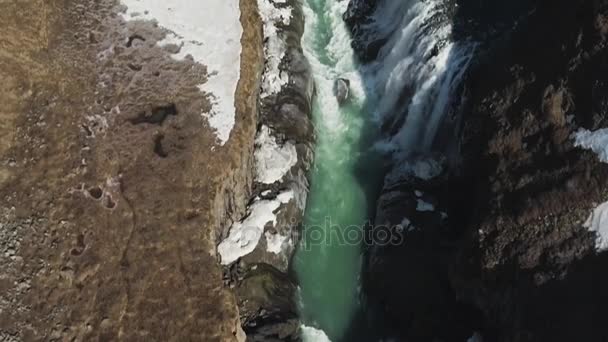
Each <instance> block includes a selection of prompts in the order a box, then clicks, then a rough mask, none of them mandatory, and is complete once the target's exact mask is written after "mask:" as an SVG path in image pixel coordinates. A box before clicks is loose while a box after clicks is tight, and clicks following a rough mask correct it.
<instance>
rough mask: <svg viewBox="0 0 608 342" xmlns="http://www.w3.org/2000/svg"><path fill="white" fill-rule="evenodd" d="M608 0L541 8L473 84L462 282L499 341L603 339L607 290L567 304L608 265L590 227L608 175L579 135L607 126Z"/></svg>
mask: <svg viewBox="0 0 608 342" xmlns="http://www.w3.org/2000/svg"><path fill="white" fill-rule="evenodd" d="M607 5H608V2H606V1H596V2H584V1H577V2H571V1H570V2H567V1H557V2H552V3H551V4H548V3H545V2H537V3H536V4H535V6H534V7H535V9H534V12H533V13H531V14H529V15H528V16H526V18H525V20H523V21H521V22H520V23H519V25H517V26H516V27H515V28H514V29H513V30H512V31H511V32H509V34H508V35H505V36H504V37H502V39H501V40H500V41H499V42H498V43H496V46H493V47H492V48H491V49H490V50H489V51H488V54H487V55H486V56H485V57H484V59H482V60H481V62H480V63H479V65H478V66H477V67H476V68H475V69H474V70H473V71H472V73H471V75H470V78H469V80H468V81H467V82H466V84H465V87H466V91H467V92H469V94H470V97H469V99H470V100H469V103H468V106H467V109H465V110H464V112H465V113H468V114H467V115H466V116H465V117H464V122H465V125H464V133H463V136H462V138H463V139H462V147H463V151H464V152H465V153H464V156H463V157H464V163H463V165H465V169H464V172H463V174H465V175H466V176H465V177H464V182H465V184H468V186H467V188H469V189H474V191H471V192H470V194H471V196H469V200H468V201H467V202H468V203H469V204H470V205H471V206H472V207H470V208H469V209H468V210H470V211H469V212H470V215H471V216H470V217H469V221H468V222H466V224H467V228H466V229H467V232H466V234H467V235H468V236H467V237H468V239H470V240H469V241H468V242H467V243H466V244H465V245H463V247H464V246H466V248H471V249H473V250H477V252H476V253H475V254H474V255H473V254H471V253H463V254H462V255H461V257H462V259H460V263H459V264H458V265H457V266H456V267H455V269H454V270H455V272H454V274H453V281H454V282H455V288H458V289H459V291H461V294H462V295H463V296H464V297H469V300H470V301H472V302H475V303H476V304H477V305H478V307H479V308H480V309H481V310H482V311H483V312H484V315H485V317H486V319H487V324H488V326H489V330H491V332H490V334H491V335H492V334H493V335H494V337H495V338H496V339H498V340H505V341H525V340H568V339H581V338H583V339H586V340H602V339H604V338H605V336H604V335H603V334H604V333H603V332H602V328H601V324H598V322H597V321H596V320H594V318H593V313H592V312H594V311H595V310H598V309H599V308H600V307H602V306H603V305H606V302H605V301H603V300H602V299H601V297H602V296H601V295H600V294H599V293H595V295H592V297H596V298H595V299H593V300H587V299H584V298H581V300H580V301H577V302H572V301H569V300H565V301H563V302H562V301H561V298H564V297H566V296H568V294H571V293H580V292H581V291H592V289H591V288H586V286H585V285H583V282H584V280H583V279H585V278H587V277H593V275H592V273H593V272H599V271H600V269H601V267H600V268H597V269H596V270H595V271H593V267H598V266H599V265H601V264H603V263H604V262H605V259H604V256H602V255H600V256H598V255H596V254H595V252H594V236H593V235H592V234H591V233H589V232H588V231H587V230H586V228H584V227H582V223H583V222H584V221H585V219H586V218H587V217H588V215H589V213H590V210H591V209H592V208H593V207H594V206H595V205H596V204H597V203H601V202H603V201H605V200H606V199H607V198H608V197H607V196H606V192H607V188H606V182H605V179H606V175H607V174H606V173H607V172H608V168H607V167H606V165H605V164H601V163H599V162H598V159H597V156H596V155H594V154H593V153H589V152H587V151H582V150H580V149H577V148H575V147H574V146H573V142H572V139H571V134H572V133H573V132H575V131H576V130H577V129H578V128H579V127H584V128H587V129H591V130H594V129H597V128H600V127H603V126H605V121H606V117H605V112H604V111H605V109H606V107H605V103H604V102H603V100H602V97H598V96H597V95H596V94H598V90H597V89H599V88H601V86H602V85H603V84H604V83H605V82H606V79H607V77H608V73H606V65H607V64H606V61H607V60H606V59H607V57H608V53H607V51H606V48H605V44H606V41H605V33H604V32H605V28H606V26H605V24H603V18H605V16H606V15H607V14H608V6H607ZM556 16H561V17H563V18H564V20H562V21H561V22H560V25H557V26H552V27H550V25H548V23H549V22H551V21H552V20H553V18H555V17H556ZM487 75H493V76H492V77H491V78H488V77H487ZM473 227H476V228H477V231H475V230H474V229H473ZM464 259H468V260H466V261H465V260H464ZM592 265H593V266H592ZM468 272H473V273H474V274H475V275H474V276H473V275H472V274H471V273H468ZM465 274H466V276H465ZM596 279H597V281H598V282H602V283H605V280H603V277H601V276H600V275H599V274H598V276H597V278H596ZM560 291H563V292H560ZM551 298H553V299H551ZM582 317H585V318H582ZM579 333H581V334H583V335H585V337H582V336H583V335H580V334H579Z"/></svg>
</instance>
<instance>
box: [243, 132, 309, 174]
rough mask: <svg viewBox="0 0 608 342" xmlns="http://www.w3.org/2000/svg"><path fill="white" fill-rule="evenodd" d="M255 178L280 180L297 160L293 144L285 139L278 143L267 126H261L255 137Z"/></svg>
mask: <svg viewBox="0 0 608 342" xmlns="http://www.w3.org/2000/svg"><path fill="white" fill-rule="evenodd" d="M255 144H256V148H255V153H254V157H255V172H256V177H255V180H256V181H257V182H260V183H264V184H272V183H274V182H276V181H279V180H281V178H283V176H285V175H286V174H287V172H289V170H291V168H292V167H293V166H294V165H296V163H297V162H298V153H297V151H296V147H295V145H294V144H293V143H292V142H290V141H286V142H285V143H284V144H282V145H279V144H278V143H277V140H276V138H275V137H274V135H273V131H272V130H271V129H270V128H269V127H268V126H265V125H264V126H262V127H261V128H260V131H259V132H258V135H257V137H256V139H255Z"/></svg>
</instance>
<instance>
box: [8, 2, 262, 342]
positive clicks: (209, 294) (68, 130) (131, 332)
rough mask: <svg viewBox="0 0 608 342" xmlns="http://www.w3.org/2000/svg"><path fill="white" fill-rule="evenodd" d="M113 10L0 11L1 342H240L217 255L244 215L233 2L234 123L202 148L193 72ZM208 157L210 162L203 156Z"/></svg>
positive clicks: (246, 151) (253, 36)
mask: <svg viewBox="0 0 608 342" xmlns="http://www.w3.org/2000/svg"><path fill="white" fill-rule="evenodd" d="M119 10H120V8H118V7H116V6H115V3H114V2H113V1H109V0H108V1H96V2H87V1H77V0H66V1H53V2H48V1H41V0H40V1H38V0H27V1H16V2H15V1H9V2H3V4H2V11H0V28H1V31H2V33H0V75H1V76H0V79H2V82H1V84H2V85H1V86H0V87H1V88H2V90H1V91H0V102H1V103H2V109H1V110H0V119H1V122H0V198H1V201H0V252H1V253H0V269H2V272H1V273H2V274H1V275H0V339H2V340H4V341H20V340H23V341H37V340H70V341H84V340H103V341H115V340H129V341H140V340H141V341H150V340H162V341H166V340H175V341H184V340H204V341H220V340H221V341H226V340H242V339H243V338H244V336H243V332H242V330H241V329H240V324H239V314H238V311H237V306H236V299H235V297H234V294H233V293H232V292H231V291H230V290H229V289H228V288H226V287H224V281H223V275H222V269H221V267H220V265H219V262H218V260H217V257H216V251H215V250H216V245H217V243H219V238H220V237H221V236H223V235H224V234H225V233H226V230H227V229H228V227H229V225H230V223H231V222H232V221H233V220H237V219H240V217H241V216H242V214H243V213H244V210H245V204H246V203H247V201H248V198H249V196H250V191H251V185H252V169H251V165H252V162H253V161H252V159H253V158H252V153H253V147H254V146H253V143H254V135H255V132H256V127H257V106H258V104H257V101H258V95H257V94H258V88H259V78H260V74H261V68H262V65H263V60H262V51H261V46H262V43H261V41H262V38H261V25H260V20H259V18H258V15H257V8H256V4H255V2H251V1H245V0H243V1H241V11H242V18H241V21H242V24H243V26H244V35H243V38H242V40H243V41H242V43H243V44H242V46H243V55H242V59H241V60H242V64H241V75H242V77H241V80H240V82H239V86H238V90H237V104H236V105H237V114H236V115H237V120H236V125H235V127H234V129H233V131H232V135H231V138H230V140H229V141H228V143H226V144H225V145H224V146H216V142H215V138H214V136H213V134H212V131H211V129H210V128H209V126H208V125H207V123H206V122H205V120H204V119H203V117H202V116H201V115H200V113H201V112H203V111H205V110H208V109H209V102H208V101H207V100H206V98H205V96H203V95H202V94H201V93H200V92H199V90H198V88H197V87H196V86H197V85H198V84H200V83H201V82H202V81H204V80H205V77H206V70H205V67H204V66H201V65H197V64H194V63H193V62H188V61H175V60H173V59H171V58H170V56H169V53H168V52H167V51H163V49H161V48H160V47H158V46H156V44H155V43H156V42H157V41H158V40H159V39H161V38H162V37H163V35H164V33H163V32H162V30H160V29H159V28H157V27H155V26H154V25H153V24H152V23H145V22H129V23H125V22H124V21H122V19H121V18H120V17H119V16H118V15H117V13H118V11H119ZM212 147H214V148H212Z"/></svg>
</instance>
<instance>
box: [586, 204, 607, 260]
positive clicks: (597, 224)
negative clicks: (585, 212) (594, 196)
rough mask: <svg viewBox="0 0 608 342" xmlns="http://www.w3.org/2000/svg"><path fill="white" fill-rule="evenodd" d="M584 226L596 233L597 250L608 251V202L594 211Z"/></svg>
mask: <svg viewBox="0 0 608 342" xmlns="http://www.w3.org/2000/svg"><path fill="white" fill-rule="evenodd" d="M583 226H584V227H585V228H587V229H589V230H590V231H592V232H595V233H596V235H597V238H596V240H595V249H596V250H597V251H598V252H602V251H605V250H606V249H608V202H604V203H602V204H600V205H599V206H598V207H597V208H595V209H593V212H592V213H591V214H590V215H589V218H588V219H587V221H586V222H585V223H584V224H583Z"/></svg>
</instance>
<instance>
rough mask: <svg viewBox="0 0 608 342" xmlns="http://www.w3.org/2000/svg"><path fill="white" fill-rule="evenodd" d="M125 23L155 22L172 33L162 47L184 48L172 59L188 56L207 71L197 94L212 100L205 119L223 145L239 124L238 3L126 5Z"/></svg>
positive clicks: (129, 1) (139, 0) (142, 1)
mask: <svg viewBox="0 0 608 342" xmlns="http://www.w3.org/2000/svg"><path fill="white" fill-rule="evenodd" d="M122 3H123V4H124V5H126V6H127V7H128V9H127V12H126V13H125V14H123V15H122V16H123V18H124V19H125V20H155V21H156V22H158V24H159V26H161V27H162V28H164V29H166V30H168V31H169V32H168V33H167V36H166V38H165V39H164V40H163V41H161V42H159V45H161V46H163V45H167V44H176V45H178V46H180V47H181V49H180V51H179V52H178V53H176V54H174V55H173V58H175V59H178V60H181V59H184V58H186V56H188V55H190V56H192V58H193V59H194V61H196V62H198V63H201V64H203V65H205V66H207V71H208V80H207V82H206V83H204V84H201V85H199V89H200V90H201V91H203V92H205V93H207V94H209V97H210V100H211V104H212V108H211V112H210V113H203V114H202V115H203V116H204V117H206V119H207V121H208V122H209V126H211V128H213V130H214V131H215V134H216V137H217V139H218V140H219V143H220V144H221V145H224V144H225V143H226V141H228V138H229V137H230V132H231V131H232V128H233V127H234V123H235V112H236V108H235V92H236V88H237V84H238V81H239V78H240V71H241V70H240V69H241V35H242V34H243V28H242V26H241V22H240V17H241V11H240V8H239V0H205V1H191V0H122Z"/></svg>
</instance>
